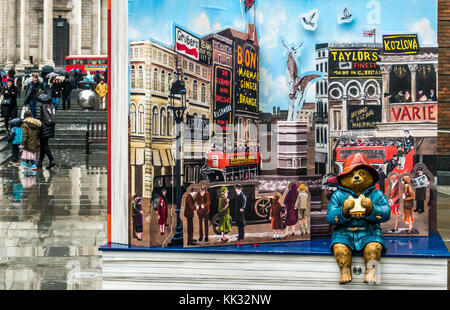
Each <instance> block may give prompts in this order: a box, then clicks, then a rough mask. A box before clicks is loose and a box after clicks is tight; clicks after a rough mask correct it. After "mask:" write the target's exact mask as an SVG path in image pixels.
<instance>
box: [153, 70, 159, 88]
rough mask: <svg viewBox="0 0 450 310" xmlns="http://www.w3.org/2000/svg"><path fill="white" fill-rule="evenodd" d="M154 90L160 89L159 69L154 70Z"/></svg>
mask: <svg viewBox="0 0 450 310" xmlns="http://www.w3.org/2000/svg"><path fill="white" fill-rule="evenodd" d="M153 90H158V69H156V68H155V70H153Z"/></svg>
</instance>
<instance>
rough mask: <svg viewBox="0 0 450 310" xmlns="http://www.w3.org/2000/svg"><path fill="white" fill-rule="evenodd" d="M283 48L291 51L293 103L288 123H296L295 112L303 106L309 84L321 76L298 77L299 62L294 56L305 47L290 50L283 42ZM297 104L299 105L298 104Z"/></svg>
mask: <svg viewBox="0 0 450 310" xmlns="http://www.w3.org/2000/svg"><path fill="white" fill-rule="evenodd" d="M281 43H282V44H283V46H284V47H285V48H286V49H287V50H288V51H289V55H288V62H287V66H288V71H289V76H290V77H291V80H290V84H291V90H290V91H289V99H290V100H291V103H290V105H289V110H288V119H287V120H288V121H294V120H295V119H294V112H295V111H296V109H297V108H298V107H299V106H300V104H303V101H304V100H303V96H304V93H305V90H306V87H307V86H308V84H309V83H310V82H311V81H313V80H315V79H317V78H319V77H321V75H318V74H305V75H303V76H301V77H300V76H299V75H298V67H297V62H296V61H295V58H294V55H296V54H297V51H298V49H299V48H300V47H301V46H302V45H303V43H301V44H300V45H299V46H298V47H297V48H294V47H291V48H289V47H288V46H287V45H286V44H285V43H284V41H281ZM299 95H300V99H299V100H298V101H297V98H298V96H299ZM296 102H297V104H296Z"/></svg>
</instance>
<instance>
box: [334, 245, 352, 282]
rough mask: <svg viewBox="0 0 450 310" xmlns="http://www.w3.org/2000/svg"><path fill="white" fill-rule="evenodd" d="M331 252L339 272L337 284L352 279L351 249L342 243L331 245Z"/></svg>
mask: <svg viewBox="0 0 450 310" xmlns="http://www.w3.org/2000/svg"><path fill="white" fill-rule="evenodd" d="M333 253H334V257H335V258H336V262H337V264H338V266H339V271H340V272H341V277H340V279H339V284H345V283H348V282H351V281H352V269H351V267H352V250H351V249H350V248H349V247H348V246H346V245H345V244H342V243H336V244H335V245H333Z"/></svg>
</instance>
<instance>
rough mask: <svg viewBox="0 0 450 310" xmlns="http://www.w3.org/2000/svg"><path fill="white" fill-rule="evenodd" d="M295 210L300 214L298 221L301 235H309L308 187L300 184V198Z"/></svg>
mask: <svg viewBox="0 0 450 310" xmlns="http://www.w3.org/2000/svg"><path fill="white" fill-rule="evenodd" d="M295 208H296V209H297V212H298V219H299V223H300V234H302V235H303V234H305V235H306V234H308V222H307V219H306V216H307V212H308V193H307V192H306V185H305V184H303V183H302V184H300V186H299V187H298V197H297V201H296V202H295Z"/></svg>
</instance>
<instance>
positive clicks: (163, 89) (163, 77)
mask: <svg viewBox="0 0 450 310" xmlns="http://www.w3.org/2000/svg"><path fill="white" fill-rule="evenodd" d="M161 92H163V93H165V92H166V72H164V70H161Z"/></svg>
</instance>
